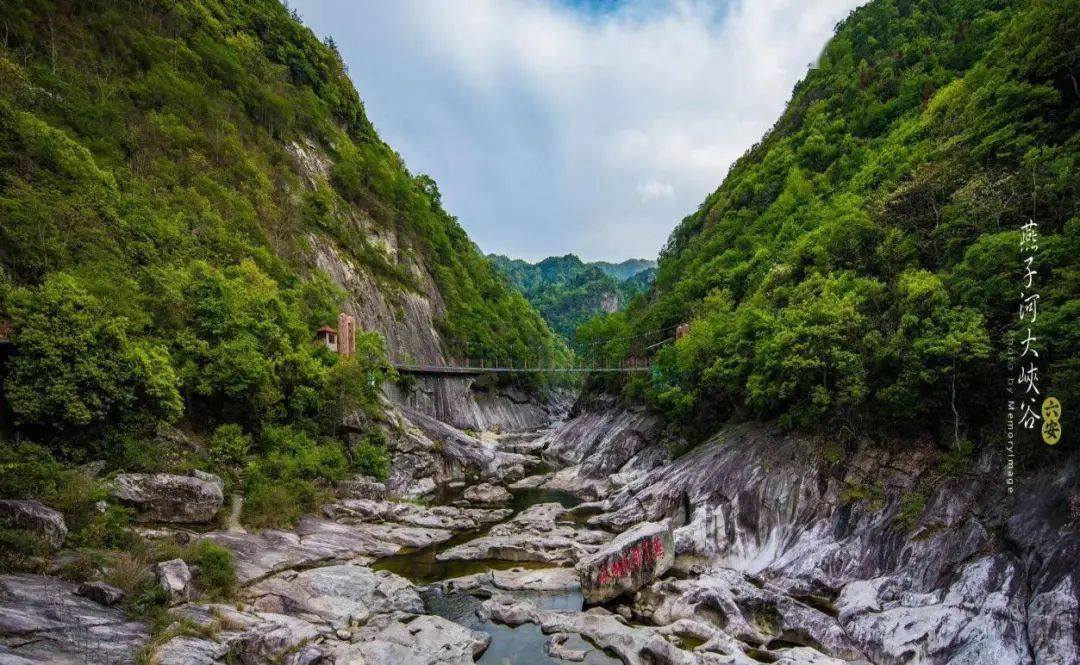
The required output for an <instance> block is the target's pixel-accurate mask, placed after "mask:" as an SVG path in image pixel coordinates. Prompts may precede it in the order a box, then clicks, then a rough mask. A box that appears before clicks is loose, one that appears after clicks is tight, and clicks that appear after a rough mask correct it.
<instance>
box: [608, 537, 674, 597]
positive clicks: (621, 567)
mask: <svg viewBox="0 0 1080 665" xmlns="http://www.w3.org/2000/svg"><path fill="white" fill-rule="evenodd" d="M663 556H664V543H663V542H662V541H661V540H660V537H659V536H653V537H652V538H649V539H646V540H643V541H641V542H640V543H638V544H637V545H634V546H633V547H631V548H630V549H629V550H627V551H626V552H623V553H622V554H620V555H618V556H616V557H614V558H613V559H611V560H610V561H607V562H605V563H604V565H603V566H601V567H600V572H599V573H598V581H599V582H600V584H602V585H603V584H608V583H609V582H611V581H612V580H614V579H619V578H623V577H630V576H632V575H634V574H636V573H638V572H639V571H640V570H641V569H642V567H643V566H648V567H650V568H651V567H652V566H653V565H654V564H655V563H656V561H657V560H659V559H660V558H661V557H663Z"/></svg>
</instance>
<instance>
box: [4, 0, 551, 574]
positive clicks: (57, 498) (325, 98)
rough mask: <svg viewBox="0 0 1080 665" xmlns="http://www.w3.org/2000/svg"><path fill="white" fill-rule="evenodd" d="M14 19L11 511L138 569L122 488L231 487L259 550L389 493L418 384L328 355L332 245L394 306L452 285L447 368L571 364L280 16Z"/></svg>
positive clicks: (7, 326)
mask: <svg viewBox="0 0 1080 665" xmlns="http://www.w3.org/2000/svg"><path fill="white" fill-rule="evenodd" d="M0 16H2V17H3V21H2V26H0V331H2V332H3V335H2V336H3V337H9V340H8V341H9V342H10V344H8V345H5V346H4V347H3V348H2V349H0V352H2V353H3V356H2V363H0V371H2V378H3V402H2V404H0V406H2V408H3V421H2V426H3V431H2V432H0V463H2V474H0V475H2V477H3V481H2V482H0V496H2V497H12V498H19V499H33V498H36V499H40V500H41V501H43V502H44V503H45V504H47V505H49V506H52V507H55V508H57V509H59V510H61V511H62V512H63V513H64V514H65V516H66V518H67V520H68V524H69V525H70V526H71V534H70V535H69V542H70V543H72V544H75V545H78V546H80V547H85V548H88V549H101V548H104V549H110V548H111V549H116V548H126V547H132V546H133V544H132V543H131V542H128V541H126V540H124V539H125V538H127V537H128V536H127V534H129V533H130V532H129V531H128V530H127V529H126V527H127V522H128V517H127V514H126V513H125V511H123V510H122V509H119V508H115V509H114V508H110V509H109V510H107V511H105V512H104V513H101V512H98V511H97V510H96V509H95V508H94V505H95V503H96V502H97V501H99V500H100V499H101V498H103V497H104V490H103V481H104V480H106V479H107V478H108V476H109V474H110V473H112V472H114V471H120V470H122V471H141V472H158V471H169V472H175V473H185V472H189V471H193V470H206V471H212V472H214V473H216V474H218V475H220V476H221V477H222V479H223V480H224V482H225V485H226V487H225V490H226V493H227V494H231V493H237V494H241V495H243V496H244V497H245V498H246V501H245V508H244V512H243V515H242V519H243V520H244V521H245V522H246V523H247V524H249V525H251V526H254V527H265V526H284V525H287V524H290V523H291V522H292V521H294V520H295V519H297V518H298V517H299V516H300V515H302V514H303V513H305V512H310V511H312V510H314V509H315V508H316V507H317V505H318V504H319V502H320V501H322V500H323V499H324V497H325V495H326V490H327V487H329V485H330V483H332V482H334V481H335V480H339V479H341V478H342V477H344V476H345V475H346V474H349V473H365V474H370V475H374V476H377V477H385V476H386V474H387V473H388V469H389V457H388V453H387V451H386V445H385V441H384V439H383V435H382V432H381V430H380V428H379V424H380V419H381V417H382V413H381V410H382V406H381V404H380V393H379V387H380V386H381V384H382V383H383V382H384V381H386V380H393V379H394V373H393V371H392V370H390V369H388V367H387V361H386V353H385V349H384V347H383V340H382V339H381V338H380V337H379V336H378V335H376V334H373V333H366V332H360V333H358V335H357V339H356V353H355V355H354V356H352V357H350V358H343V357H340V356H338V355H337V354H334V353H331V352H330V351H329V350H328V349H326V348H325V347H323V346H320V345H317V344H315V343H314V341H313V334H314V331H315V330H316V329H317V328H319V327H320V326H323V325H327V324H330V325H334V324H335V323H336V320H337V316H338V312H339V311H340V310H341V309H342V303H343V302H345V301H346V300H347V297H348V294H346V293H345V292H343V291H342V290H341V289H340V288H339V287H338V286H336V285H335V284H333V283H331V281H330V280H329V278H327V277H326V275H325V273H323V272H322V271H321V270H319V269H318V268H317V267H316V266H315V258H314V251H313V244H317V245H318V246H320V247H326V246H331V247H334V248H336V251H338V252H339V253H340V255H341V256H342V257H343V258H344V260H347V261H348V262H349V263H351V264H352V265H353V266H355V267H356V268H357V269H358V270H360V271H363V272H365V273H367V275H369V276H370V277H371V280H372V282H373V283H374V284H375V286H376V287H377V288H378V289H379V291H380V293H381V294H383V295H384V296H385V297H386V299H387V301H388V302H390V303H392V304H393V303H401V302H403V301H404V299H406V298H407V297H410V296H411V295H413V294H416V293H419V292H420V291H422V290H423V289H424V288H425V285H424V284H423V283H422V282H423V278H424V277H425V275H426V276H429V277H430V281H432V282H433V283H434V286H435V288H436V289H437V291H438V294H437V295H438V297H439V298H440V299H441V302H442V304H444V305H445V315H444V316H442V317H437V320H436V322H435V323H436V326H437V328H438V331H439V333H440V335H441V338H442V341H443V344H444V351H445V352H446V353H447V354H448V355H456V356H459V357H465V356H466V355H471V356H472V357H477V358H479V357H492V358H493V357H513V358H519V359H520V358H527V357H535V358H545V359H548V360H558V359H562V358H565V357H567V355H568V353H569V352H568V350H567V348H566V345H565V344H564V343H563V342H562V341H561V340H560V339H559V338H558V337H556V336H555V335H554V334H553V333H552V332H551V331H550V330H549V328H548V327H547V325H546V324H545V323H544V321H543V320H542V318H541V317H540V316H539V314H538V313H537V312H536V311H535V310H534V309H533V308H532V307H531V306H530V305H529V303H528V302H527V301H526V300H525V299H524V298H523V297H522V296H521V295H520V294H519V293H517V292H516V291H515V290H514V289H513V288H511V287H510V286H509V285H507V284H506V283H505V281H504V280H503V278H502V277H501V276H500V275H499V274H498V273H497V271H496V270H495V269H494V268H493V267H492V266H491V265H490V264H489V263H488V261H487V260H486V259H485V258H484V256H483V255H482V254H480V252H479V251H478V250H477V248H476V247H475V246H474V245H473V244H472V242H471V241H470V240H469V239H468V237H467V236H466V234H465V232H464V231H463V230H462V229H461V227H460V226H459V225H458V223H457V220H456V219H455V218H454V217H452V216H451V215H449V214H448V213H447V212H446V211H445V210H444V209H443V208H442V205H441V201H440V195H439V191H438V187H437V185H436V183H435V182H434V181H433V180H432V179H431V178H429V177H427V176H424V175H419V174H414V173H411V172H409V171H408V169H407V168H406V166H405V165H404V163H403V162H402V160H401V158H400V157H399V156H398V155H397V154H396V153H395V152H394V151H393V150H392V149H391V148H390V147H389V146H387V145H386V144H385V143H383V142H382V141H381V140H380V138H379V136H378V134H377V133H376V131H375V129H374V128H373V127H372V125H371V123H370V122H369V121H368V119H367V117H366V115H365V113H364V108H363V105H362V103H361V101H360V98H359V97H358V95H357V93H356V91H355V90H354V88H353V86H352V83H351V82H350V80H349V78H348V76H347V75H346V72H345V67H344V65H343V63H342V60H341V57H340V56H339V55H338V53H337V51H336V50H335V48H334V47H333V45H332V44H330V45H328V44H324V43H322V42H320V41H319V40H318V39H317V38H316V37H315V36H314V35H313V34H312V33H311V31H310V30H308V29H307V28H305V27H303V26H302V25H301V24H300V23H299V22H298V21H297V20H296V17H295V16H291V15H290V13H289V11H288V9H287V8H286V7H284V6H283V5H282V4H281V3H279V2H277V0H246V1H244V2H223V1H219V0H198V1H196V2H175V1H173V0H160V1H155V2H144V3H125V4H117V3H110V2H72V1H68V0H0ZM388 236H390V237H393V238H394V239H395V247H394V248H393V251H391V250H390V249H388V248H387V247H386V246H385V245H384V243H382V242H381V240H382V239H383V238H385V237H388ZM346 419H348V420H349V422H350V423H352V426H351V427H350V430H349V432H348V433H347V435H346V433H344V432H342V430H341V424H342V423H343V422H344V421H345V420H346ZM101 462H104V468H103V469H102V468H100V466H99V463H101ZM87 463H91V467H93V468H92V469H91V467H84V468H78V467H79V465H83V464H87ZM71 488H79V491H78V492H75V491H74V490H73V489H71ZM8 535H10V534H8ZM5 537H6V536H5ZM15 537H16V536H12V538H15ZM17 544H18V545H19V547H20V548H21V549H22V550H25V551H27V552H29V553H32V551H33V549H34V543H22V542H21V541H20V543H17ZM203 555H205V556H210V555H208V554H206V553H205V552H204V553H202V555H200V556H203ZM205 556H204V558H205ZM32 559H33V557H32V556H29V557H28V558H27V557H23V559H21V560H23V561H24V562H25V561H29V560H32ZM204 563H205V562H204ZM200 565H202V564H200ZM212 584H214V585H217V586H221V585H220V584H219V582H216V581H215V582H212ZM222 595H227V594H225V593H224V591H223V592H222Z"/></svg>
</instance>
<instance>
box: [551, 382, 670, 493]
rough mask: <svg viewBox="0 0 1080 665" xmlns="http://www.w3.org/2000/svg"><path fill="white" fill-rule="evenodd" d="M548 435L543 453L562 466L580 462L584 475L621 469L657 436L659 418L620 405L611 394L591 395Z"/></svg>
mask: <svg viewBox="0 0 1080 665" xmlns="http://www.w3.org/2000/svg"><path fill="white" fill-rule="evenodd" d="M586 404H587V405H588V407H589V408H588V409H585V408H583V406H582V405H578V406H575V409H574V410H573V411H571V414H570V415H571V419H570V420H569V421H567V422H566V423H565V424H564V425H563V426H561V427H559V428H558V429H556V430H554V431H553V432H552V433H551V434H550V435H548V436H547V437H546V438H545V448H544V457H545V458H546V459H549V460H551V461H553V462H555V463H557V464H559V465H560V466H575V465H581V467H580V475H581V476H582V477H584V478H591V479H602V478H607V477H609V476H611V475H612V474H614V473H617V472H619V471H620V470H621V469H622V468H623V467H624V466H627V465H628V464H629V463H630V462H631V460H632V459H633V458H634V457H635V456H636V455H638V454H639V453H641V452H642V451H643V450H645V449H646V448H647V447H648V446H649V444H650V443H651V442H653V441H654V440H655V439H656V436H657V425H658V423H659V420H658V419H657V417H656V416H654V415H652V414H650V413H648V412H646V411H640V412H630V411H626V410H624V409H621V408H618V407H617V406H616V405H615V404H614V400H612V399H610V398H603V397H598V398H591V399H590V400H589V401H588V402H587V403H586Z"/></svg>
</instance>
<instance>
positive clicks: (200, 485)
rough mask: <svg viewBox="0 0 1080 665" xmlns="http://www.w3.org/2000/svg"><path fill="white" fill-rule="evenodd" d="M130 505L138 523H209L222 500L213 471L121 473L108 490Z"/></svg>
mask: <svg viewBox="0 0 1080 665" xmlns="http://www.w3.org/2000/svg"><path fill="white" fill-rule="evenodd" d="M109 493H110V495H111V496H112V498H113V499H115V500H117V501H119V502H120V503H122V504H124V505H126V506H128V507H130V508H132V509H133V510H134V511H135V520H136V521H138V522H179V523H202V522H209V521H210V520H212V519H213V518H214V515H216V514H217V511H218V510H220V509H221V506H222V505H224V503H225V497H224V495H223V494H222V492H221V479H220V478H218V477H217V476H214V475H213V474H209V473H201V472H200V473H199V474H198V475H197V476H177V475H174V474H171V473H121V474H119V475H118V476H116V478H114V479H113V482H112V487H111V488H110V491H109Z"/></svg>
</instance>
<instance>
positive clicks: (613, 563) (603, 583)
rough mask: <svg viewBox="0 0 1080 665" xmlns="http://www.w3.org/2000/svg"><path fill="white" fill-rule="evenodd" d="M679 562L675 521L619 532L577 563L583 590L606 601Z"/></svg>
mask: <svg viewBox="0 0 1080 665" xmlns="http://www.w3.org/2000/svg"><path fill="white" fill-rule="evenodd" d="M674 562H675V541H674V539H673V537H672V535H671V524H670V523H669V522H668V521H667V520H664V521H663V522H643V523H641V524H639V525H637V526H635V527H634V528H632V529H630V530H628V531H625V532H623V533H621V534H619V535H618V536H617V537H616V538H615V539H614V540H612V541H611V542H610V543H607V544H606V545H604V546H603V547H601V548H600V549H599V550H598V551H597V552H595V553H593V554H590V555H589V556H587V557H585V558H583V559H582V560H581V561H578V563H577V566H576V568H577V572H578V574H579V575H580V576H581V592H582V594H584V596H585V599H586V600H588V601H589V602H591V603H602V602H605V601H608V600H611V599H613V598H618V597H619V596H621V595H623V594H626V593H632V592H634V591H637V590H638V589H640V588H641V587H643V586H645V585H646V584H649V583H650V582H652V581H653V580H654V579H656V578H658V577H660V576H661V575H663V574H664V573H666V572H667V571H668V570H669V569H670V568H671V565H672V564H673V563H674Z"/></svg>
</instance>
